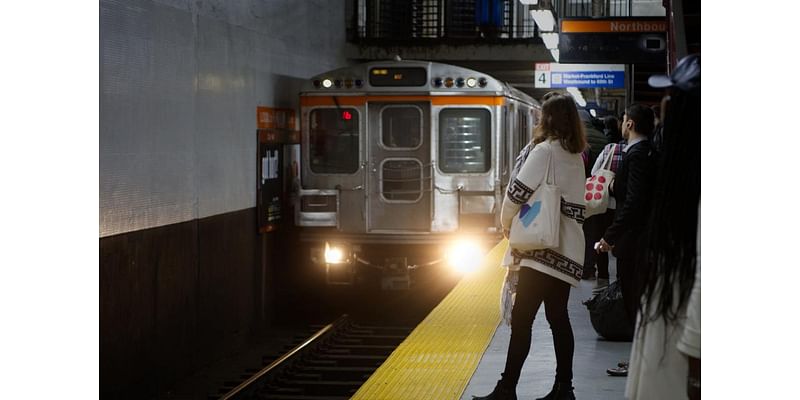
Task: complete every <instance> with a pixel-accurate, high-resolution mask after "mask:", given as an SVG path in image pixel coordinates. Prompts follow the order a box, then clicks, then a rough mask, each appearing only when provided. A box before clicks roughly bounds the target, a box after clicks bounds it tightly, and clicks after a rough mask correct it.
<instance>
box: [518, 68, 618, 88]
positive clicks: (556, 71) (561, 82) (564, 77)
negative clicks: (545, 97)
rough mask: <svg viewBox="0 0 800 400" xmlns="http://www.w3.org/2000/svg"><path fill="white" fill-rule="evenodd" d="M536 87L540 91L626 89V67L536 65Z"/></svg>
mask: <svg viewBox="0 0 800 400" xmlns="http://www.w3.org/2000/svg"><path fill="white" fill-rule="evenodd" d="M534 87H536V88H540V89H551V88H552V89H558V88H567V87H576V88H605V89H623V88H625V66H624V65H621V64H558V63H536V70H535V71H534Z"/></svg>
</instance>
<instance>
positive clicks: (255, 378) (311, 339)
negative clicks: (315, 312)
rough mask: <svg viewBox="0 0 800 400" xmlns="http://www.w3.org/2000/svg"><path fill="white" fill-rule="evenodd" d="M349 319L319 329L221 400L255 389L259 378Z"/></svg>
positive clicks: (340, 319)
mask: <svg viewBox="0 0 800 400" xmlns="http://www.w3.org/2000/svg"><path fill="white" fill-rule="evenodd" d="M347 319H348V316H347V314H344V315H342V316H341V317H339V318H337V319H336V321H333V322H331V323H330V324H328V325H325V326H324V327H323V328H322V329H320V330H319V331H317V333H315V334H314V335H312V336H311V337H309V338H308V339H306V340H305V341H304V342H303V343H301V344H299V345H297V346H295V347H294V348H293V349H291V350H289V352H288V353H286V354H284V355H282V356H281V357H280V358H278V359H277V360H275V361H273V362H271V363H270V364H269V365H267V366H266V367H264V368H263V369H262V370H261V371H258V372H257V373H256V374H255V375H253V376H251V377H250V378H248V379H247V380H246V381H244V382H242V383H241V384H239V386H236V387H235V388H233V389H231V391H230V392H228V393H225V394H224V395H223V396H222V397H220V398H219V400H230V399H234V398H236V396H237V395H239V394H242V393H243V392H244V391H246V390H250V389H254V388H255V386H252V387H251V385H253V384H254V383H255V382H257V381H258V380H259V379H261V378H262V377H264V376H265V375H267V374H268V373H270V372H272V371H273V370H275V369H276V368H278V367H279V366H281V364H283V363H284V362H286V361H287V360H289V359H291V358H292V357H294V356H295V355H297V354H298V353H299V352H300V351H302V350H304V349H306V348H307V347H308V346H310V345H311V344H313V343H314V342H316V341H317V340H319V339H320V338H322V337H323V336H325V335H326V334H328V333H330V332H332V331H333V330H334V329H335V328H337V327H339V326H340V325H342V324H343V323H344V322H346V321H347Z"/></svg>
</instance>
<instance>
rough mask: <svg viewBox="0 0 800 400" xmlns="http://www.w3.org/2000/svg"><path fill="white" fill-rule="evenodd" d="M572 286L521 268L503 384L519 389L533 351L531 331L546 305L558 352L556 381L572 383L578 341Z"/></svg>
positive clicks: (546, 312)
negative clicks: (571, 320) (570, 309)
mask: <svg viewBox="0 0 800 400" xmlns="http://www.w3.org/2000/svg"><path fill="white" fill-rule="evenodd" d="M569 291H570V285H569V284H568V283H566V282H564V281H562V280H560V279H556V278H553V277H551V276H550V275H546V274H543V273H541V272H539V271H534V270H533V269H531V268H527V267H521V268H520V271H519V283H518V284H517V296H516V299H515V300H514V308H513V309H512V310H511V342H510V343H509V345H508V356H507V357H506V369H505V371H504V372H503V379H502V381H503V384H504V385H506V386H507V387H509V388H511V387H516V385H517V383H518V382H519V375H520V372H521V371H522V364H523V363H525V358H527V357H528V352H529V351H530V347H531V328H532V327H533V319H534V317H535V316H536V312H538V311H539V305H541V304H542V302H544V312H545V316H546V317H547V322H549V323H550V330H552V331H553V345H554V347H555V350H556V381H557V382H564V383H568V384H571V383H572V354H573V353H574V352H575V337H574V336H573V334H572V325H570V323H569V314H568V313H567V301H568V300H569Z"/></svg>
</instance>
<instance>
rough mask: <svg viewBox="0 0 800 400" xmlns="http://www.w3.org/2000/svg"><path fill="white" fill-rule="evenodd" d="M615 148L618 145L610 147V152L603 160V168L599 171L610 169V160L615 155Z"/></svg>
mask: <svg viewBox="0 0 800 400" xmlns="http://www.w3.org/2000/svg"><path fill="white" fill-rule="evenodd" d="M617 146H619V145H618V144H616V143H614V146H612V147H611V150H610V151H609V152H608V154H607V155H606V159H605V160H603V167H602V168H600V169H609V168H611V160H613V159H614V156H615V155H616V154H617Z"/></svg>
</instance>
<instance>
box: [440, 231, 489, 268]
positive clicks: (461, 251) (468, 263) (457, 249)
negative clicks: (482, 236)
mask: <svg viewBox="0 0 800 400" xmlns="http://www.w3.org/2000/svg"><path fill="white" fill-rule="evenodd" d="M445 258H446V259H447V263H448V264H449V265H450V267H451V268H453V269H454V270H456V271H458V272H460V273H462V274H467V273H470V272H472V271H474V270H476V269H478V266H480V265H481V261H482V260H483V249H482V248H481V244H480V243H479V242H478V241H476V240H471V239H460V240H457V241H455V242H453V243H452V244H451V245H450V247H448V249H447V253H446V254H445Z"/></svg>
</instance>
